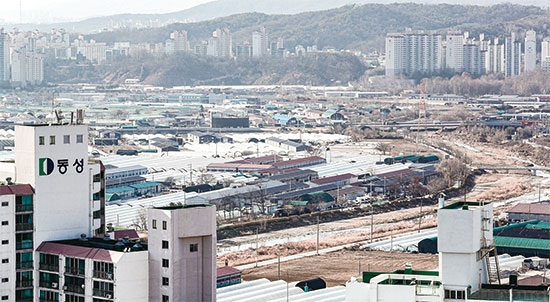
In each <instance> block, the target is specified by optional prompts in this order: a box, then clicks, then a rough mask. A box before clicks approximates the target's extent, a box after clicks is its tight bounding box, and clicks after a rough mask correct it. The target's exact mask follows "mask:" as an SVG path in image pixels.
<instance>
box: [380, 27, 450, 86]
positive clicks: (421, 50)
mask: <svg viewBox="0 0 550 302" xmlns="http://www.w3.org/2000/svg"><path fill="white" fill-rule="evenodd" d="M440 68H441V35H439V34H428V33H405V34H400V33H397V34H388V35H387V36H386V75H387V76H394V75H399V74H405V75H413V74H434V73H437V72H439V70H440Z"/></svg>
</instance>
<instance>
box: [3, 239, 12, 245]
mask: <svg viewBox="0 0 550 302" xmlns="http://www.w3.org/2000/svg"><path fill="white" fill-rule="evenodd" d="M9 243H10V241H9V240H2V245H6V244H9Z"/></svg>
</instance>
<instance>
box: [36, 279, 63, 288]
mask: <svg viewBox="0 0 550 302" xmlns="http://www.w3.org/2000/svg"><path fill="white" fill-rule="evenodd" d="M39 284H40V287H44V288H51V289H59V283H58V282H51V281H40V283H39Z"/></svg>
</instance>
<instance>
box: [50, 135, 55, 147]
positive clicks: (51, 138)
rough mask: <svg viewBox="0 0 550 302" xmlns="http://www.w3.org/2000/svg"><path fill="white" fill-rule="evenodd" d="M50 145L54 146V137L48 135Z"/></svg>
mask: <svg viewBox="0 0 550 302" xmlns="http://www.w3.org/2000/svg"><path fill="white" fill-rule="evenodd" d="M50 145H55V135H50Z"/></svg>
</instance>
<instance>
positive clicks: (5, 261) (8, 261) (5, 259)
mask: <svg viewBox="0 0 550 302" xmlns="http://www.w3.org/2000/svg"><path fill="white" fill-rule="evenodd" d="M2 263H10V259H9V258H4V259H2Z"/></svg>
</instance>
